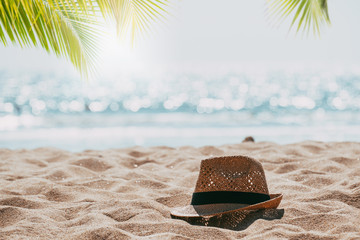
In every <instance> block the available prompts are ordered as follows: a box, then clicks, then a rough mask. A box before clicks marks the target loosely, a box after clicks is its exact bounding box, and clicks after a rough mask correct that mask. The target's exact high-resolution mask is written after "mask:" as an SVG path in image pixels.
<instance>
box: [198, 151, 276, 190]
mask: <svg viewBox="0 0 360 240" xmlns="http://www.w3.org/2000/svg"><path fill="white" fill-rule="evenodd" d="M212 191H236V192H253V193H263V194H269V191H268V187H267V184H266V179H265V173H264V169H263V167H262V165H261V163H260V162H258V161H256V160H255V159H252V158H250V157H246V156H226V157H216V158H210V159H206V160H203V161H201V166H200V173H199V178H198V180H197V183H196V187H195V192H212Z"/></svg>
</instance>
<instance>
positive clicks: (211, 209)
mask: <svg viewBox="0 0 360 240" xmlns="http://www.w3.org/2000/svg"><path fill="white" fill-rule="evenodd" d="M269 196H270V199H269V200H267V201H264V202H260V203H257V204H251V205H248V204H238V203H217V204H205V205H188V206H185V207H178V208H174V209H173V210H172V211H171V212H170V215H171V217H174V218H198V217H212V216H216V215H219V214H227V213H232V212H237V211H243V210H257V209H268V208H277V207H278V206H279V204H280V202H281V199H282V196H283V195H282V194H270V195H269Z"/></svg>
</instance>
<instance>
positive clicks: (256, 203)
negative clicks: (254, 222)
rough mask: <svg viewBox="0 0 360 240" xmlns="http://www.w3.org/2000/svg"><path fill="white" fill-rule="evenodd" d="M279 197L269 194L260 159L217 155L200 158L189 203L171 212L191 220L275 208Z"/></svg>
mask: <svg viewBox="0 0 360 240" xmlns="http://www.w3.org/2000/svg"><path fill="white" fill-rule="evenodd" d="M281 199H282V194H269V191H268V187H267V184H266V179H265V173H264V169H263V167H262V165H261V163H260V162H258V161H256V160H255V159H253V158H250V157H246V156H226V157H216V158H210V159H206V160H203V161H201V166H200V174H199V177H198V180H197V183H196V187H195V191H194V193H193V196H192V201H191V205H188V206H185V207H179V208H175V209H173V210H172V211H171V213H170V214H171V216H172V217H173V218H179V219H183V220H186V221H188V222H194V220H196V219H199V218H208V219H209V218H211V217H217V218H219V217H221V216H226V215H229V214H236V215H239V214H242V213H241V211H245V212H246V211H248V210H258V209H272V208H277V206H278V205H279V204H280V201H281ZM219 215H221V216H219Z"/></svg>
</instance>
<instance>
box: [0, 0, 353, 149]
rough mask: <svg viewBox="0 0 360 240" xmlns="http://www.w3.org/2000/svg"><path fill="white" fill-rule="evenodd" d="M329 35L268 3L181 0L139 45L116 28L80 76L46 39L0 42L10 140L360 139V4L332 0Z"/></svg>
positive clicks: (0, 138)
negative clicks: (308, 29) (94, 67)
mask: <svg viewBox="0 0 360 240" xmlns="http://www.w3.org/2000/svg"><path fill="white" fill-rule="evenodd" d="M328 4H329V12H330V17H331V20H332V26H331V27H324V28H323V29H322V33H321V37H314V36H313V35H312V34H310V35H309V36H307V35H306V34H305V35H304V34H303V33H298V34H296V33H294V32H293V31H290V32H289V26H290V23H291V17H290V18H289V19H288V20H287V21H285V22H284V23H282V24H281V25H277V24H274V22H273V21H272V20H271V18H270V17H269V16H267V13H266V1H264V0H254V1H238V0H227V1H225V2H222V3H221V4H219V2H218V1H214V0H197V1H190V0H183V1H179V2H176V3H174V4H173V5H172V7H171V9H170V10H171V13H172V16H170V17H168V19H167V20H166V21H165V22H164V23H159V24H158V25H156V26H154V29H153V30H152V32H151V33H150V34H147V35H145V36H143V37H142V38H141V39H139V40H138V41H137V42H136V44H135V46H134V47H131V45H130V44H128V43H126V42H120V41H119V40H118V39H117V38H116V34H115V33H114V32H112V31H111V29H112V26H109V29H108V32H107V33H106V34H104V37H103V39H102V40H101V41H100V45H101V46H102V48H100V49H101V50H100V52H99V56H100V58H99V60H98V62H99V67H98V71H97V75H96V76H94V77H93V78H92V79H90V80H88V81H86V80H82V79H81V78H80V76H79V74H78V73H77V72H76V71H75V70H74V69H73V67H72V65H71V64H70V63H68V62H66V60H64V59H58V58H56V57H55V56H52V55H48V54H47V53H45V52H44V51H43V50H41V49H20V48H18V47H15V46H10V47H3V46H1V47H0V56H1V57H0V148H11V149H17V148H36V147H45V146H53V147H58V148H63V149H67V150H71V151H80V150H84V149H106V148H120V147H128V146H133V145H143V146H155V145H167V146H173V147H176V146H182V145H193V146H203V145H222V144H228V143H239V142H241V141H242V139H243V138H244V137H246V136H248V135H251V136H253V137H254V138H255V140H256V141H272V142H277V143H281V144H285V143H293V142H298V141H304V140H319V141H360V47H359V45H358V43H359V42H360V29H359V28H356V27H355V26H356V24H357V23H359V22H360V15H358V14H357V12H358V9H360V2H359V1H357V0H344V1H329V3H328Z"/></svg>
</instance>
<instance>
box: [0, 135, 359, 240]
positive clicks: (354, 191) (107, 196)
mask: <svg viewBox="0 0 360 240" xmlns="http://www.w3.org/2000/svg"><path fill="white" fill-rule="evenodd" d="M238 154H242V155H248V156H250V157H253V158H255V159H257V160H259V161H260V162H261V163H262V164H263V167H264V169H265V174H266V178H267V182H268V187H269V191H270V193H283V195H284V197H283V200H282V202H281V203H280V206H279V207H278V210H274V211H270V212H266V213H265V212H264V211H262V212H261V211H260V212H254V213H253V214H252V216H250V217H249V218H247V219H245V220H244V221H243V222H240V223H237V225H236V226H233V227H232V228H216V227H208V226H207V227H206V226H195V225H190V224H189V223H187V222H185V221H182V220H177V219H171V217H170V210H171V209H172V208H173V207H177V206H184V205H187V204H189V202H190V198H191V194H192V192H193V190H194V187H195V183H196V180H197V177H198V173H199V172H198V171H199V167H200V161H201V160H202V159H206V158H209V157H214V156H224V155H238ZM243 237H245V238H246V239H360V143H354V142H339V143H323V142H313V141H307V142H301V143H296V144H289V145H278V144H275V143H270V142H259V143H252V142H246V143H241V144H235V145H223V146H219V147H215V146H205V147H200V148H195V147H191V146H184V147H179V148H170V147H164V146H161V147H151V148H144V147H132V148H125V149H110V150H105V151H96V150H86V151H83V152H78V153H72V152H67V151H63V150H59V149H54V148H38V149H34V150H8V149H0V239H235V238H243Z"/></svg>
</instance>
